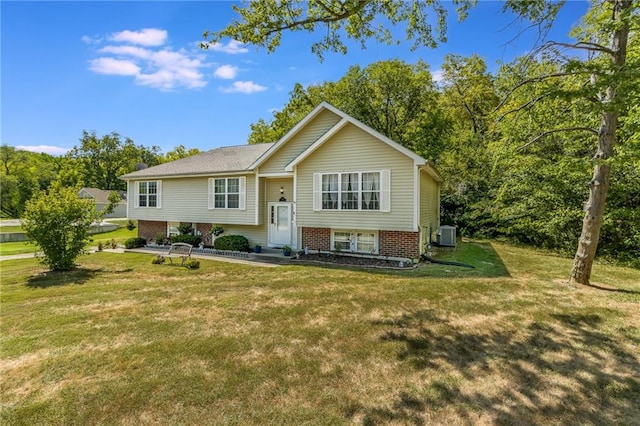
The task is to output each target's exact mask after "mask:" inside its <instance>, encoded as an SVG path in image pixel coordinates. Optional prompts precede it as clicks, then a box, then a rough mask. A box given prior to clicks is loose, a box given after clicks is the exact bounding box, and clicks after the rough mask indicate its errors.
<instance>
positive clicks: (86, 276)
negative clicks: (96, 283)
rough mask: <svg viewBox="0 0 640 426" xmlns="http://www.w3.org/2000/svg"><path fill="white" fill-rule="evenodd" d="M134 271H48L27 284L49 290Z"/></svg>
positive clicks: (87, 269)
mask: <svg viewBox="0 0 640 426" xmlns="http://www.w3.org/2000/svg"><path fill="white" fill-rule="evenodd" d="M131 271H133V269H132V268H127V269H122V270H118V271H108V270H105V269H104V268H97V269H89V268H75V269H71V270H69V271H47V272H43V273H41V274H38V275H36V276H33V277H30V278H28V279H27V283H26V284H25V285H26V286H27V287H32V288H48V287H57V286H65V285H82V284H84V283H86V282H87V281H89V280H91V279H93V278H95V277H96V276H97V275H99V274H102V273H105V272H108V273H127V272H131Z"/></svg>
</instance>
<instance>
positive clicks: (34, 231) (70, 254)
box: [3, 184, 101, 271]
mask: <svg viewBox="0 0 640 426" xmlns="http://www.w3.org/2000/svg"><path fill="white" fill-rule="evenodd" d="M3 195H4V193H3ZM100 219H101V216H100V214H98V213H97V212H96V209H95V202H94V201H93V200H91V199H86V198H80V197H78V191H77V190H76V189H74V188H63V187H61V186H60V185H58V184H54V185H52V186H51V188H49V191H48V192H45V191H40V192H37V193H35V194H34V195H33V197H32V198H31V199H30V200H29V201H27V202H26V204H25V209H24V213H23V217H22V229H24V230H25V233H26V234H27V237H29V239H31V240H32V241H33V242H34V243H35V244H37V246H38V247H39V249H40V251H41V252H42V256H43V257H42V258H41V261H42V263H44V264H45V265H46V266H47V267H49V268H50V269H52V270H54V271H64V270H69V269H73V268H74V267H75V260H76V258H77V257H78V256H80V254H82V253H84V251H85V246H86V245H87V244H88V243H89V242H90V241H91V238H90V235H89V227H90V226H91V224H92V223H94V222H96V221H98V220H100Z"/></svg>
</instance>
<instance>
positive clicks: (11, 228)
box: [0, 222, 24, 233]
mask: <svg viewBox="0 0 640 426" xmlns="http://www.w3.org/2000/svg"><path fill="white" fill-rule="evenodd" d="M0 232H3V233H9V232H24V231H23V230H22V226H4V225H2V222H0Z"/></svg>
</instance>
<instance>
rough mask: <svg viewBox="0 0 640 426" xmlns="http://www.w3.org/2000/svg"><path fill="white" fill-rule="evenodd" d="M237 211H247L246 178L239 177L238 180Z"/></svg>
mask: <svg viewBox="0 0 640 426" xmlns="http://www.w3.org/2000/svg"><path fill="white" fill-rule="evenodd" d="M238 186H239V188H238V192H239V194H238V209H240V210H246V209H247V178H246V176H240V178H239V179H238Z"/></svg>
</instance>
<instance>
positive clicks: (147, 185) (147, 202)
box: [135, 180, 162, 208]
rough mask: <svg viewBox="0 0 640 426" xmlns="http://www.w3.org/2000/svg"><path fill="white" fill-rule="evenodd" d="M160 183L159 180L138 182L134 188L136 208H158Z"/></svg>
mask: <svg viewBox="0 0 640 426" xmlns="http://www.w3.org/2000/svg"><path fill="white" fill-rule="evenodd" d="M161 184H162V182H161V181H159V180H150V181H139V182H137V184H136V187H135V191H136V194H135V200H136V207H152V208H160V199H161V196H162V185H161Z"/></svg>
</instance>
